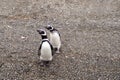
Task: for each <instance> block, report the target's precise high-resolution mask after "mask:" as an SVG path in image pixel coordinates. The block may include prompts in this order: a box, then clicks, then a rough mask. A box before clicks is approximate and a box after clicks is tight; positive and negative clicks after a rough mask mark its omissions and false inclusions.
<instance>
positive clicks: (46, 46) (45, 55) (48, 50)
mask: <svg viewBox="0 0 120 80" xmlns="http://www.w3.org/2000/svg"><path fill="white" fill-rule="evenodd" d="M37 32H38V33H39V34H40V35H41V37H42V42H41V44H40V47H39V49H38V56H39V57H40V61H42V62H43V64H41V65H45V66H47V65H48V64H49V62H50V61H52V59H53V46H52V45H51V43H50V42H49V40H48V38H47V35H46V32H45V31H44V30H43V29H40V30H37Z"/></svg>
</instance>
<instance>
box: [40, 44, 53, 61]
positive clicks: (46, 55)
mask: <svg viewBox="0 0 120 80" xmlns="http://www.w3.org/2000/svg"><path fill="white" fill-rule="evenodd" d="M40 58H41V60H52V50H51V47H50V44H49V43H48V42H43V44H42V46H41V56H40Z"/></svg>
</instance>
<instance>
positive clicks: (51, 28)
mask: <svg viewBox="0 0 120 80" xmlns="http://www.w3.org/2000/svg"><path fill="white" fill-rule="evenodd" d="M45 28H46V29H48V30H49V31H53V29H54V28H53V27H52V26H51V25H48V26H47V27H45Z"/></svg>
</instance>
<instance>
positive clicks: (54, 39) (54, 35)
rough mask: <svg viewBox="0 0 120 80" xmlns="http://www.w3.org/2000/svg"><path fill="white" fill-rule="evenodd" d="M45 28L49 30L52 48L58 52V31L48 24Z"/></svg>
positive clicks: (59, 39)
mask: <svg viewBox="0 0 120 80" xmlns="http://www.w3.org/2000/svg"><path fill="white" fill-rule="evenodd" d="M45 28H46V29H47V30H49V31H50V42H51V44H52V45H53V48H54V50H55V51H56V53H60V48H61V36H60V33H59V31H58V30H57V29H55V28H53V27H52V26H51V25H48V26H47V27H45Z"/></svg>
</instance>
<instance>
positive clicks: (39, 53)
mask: <svg viewBox="0 0 120 80" xmlns="http://www.w3.org/2000/svg"><path fill="white" fill-rule="evenodd" d="M40 50H41V45H40V47H39V49H38V56H40V55H41V53H40Z"/></svg>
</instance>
